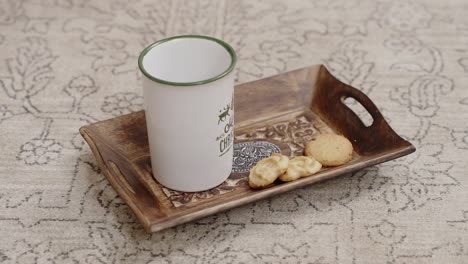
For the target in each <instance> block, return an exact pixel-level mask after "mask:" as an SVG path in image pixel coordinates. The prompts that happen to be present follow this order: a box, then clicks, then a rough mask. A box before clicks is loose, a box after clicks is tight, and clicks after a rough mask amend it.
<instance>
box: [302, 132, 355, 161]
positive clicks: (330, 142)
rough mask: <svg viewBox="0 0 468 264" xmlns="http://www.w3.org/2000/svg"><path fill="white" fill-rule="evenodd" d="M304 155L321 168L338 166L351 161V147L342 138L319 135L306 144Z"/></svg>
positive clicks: (345, 139) (332, 135) (348, 142)
mask: <svg viewBox="0 0 468 264" xmlns="http://www.w3.org/2000/svg"><path fill="white" fill-rule="evenodd" d="M304 153H305V154H306V155H307V156H310V157H313V158H315V159H316V160H317V161H318V162H320V163H321V164H322V165H323V166H339V165H343V164H345V163H346V162H348V161H350V160H351V158H352V156H353V145H352V144H351V142H350V141H349V140H348V139H347V138H345V137H343V136H340V135H335V134H321V135H319V136H317V137H315V138H313V139H312V140H310V141H309V142H307V144H306V146H305V148H304Z"/></svg>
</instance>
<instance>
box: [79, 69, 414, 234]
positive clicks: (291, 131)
mask: <svg viewBox="0 0 468 264" xmlns="http://www.w3.org/2000/svg"><path fill="white" fill-rule="evenodd" d="M347 97H352V98H354V99H355V100H357V101H358V102H359V103H361V105H362V106H364V108H365V109H366V110H367V111H368V112H369V114H370V115H371V116H372V118H373V120H374V121H373V123H372V125H370V126H369V127H366V126H365V125H364V123H363V122H362V121H361V119H360V118H359V117H358V116H357V115H356V114H355V113H354V112H353V111H352V110H351V109H350V108H348V107H347V106H346V105H345V104H344V103H343V99H344V98H347ZM235 109H236V110H235V111H236V112H235V117H236V123H235V142H236V144H235V149H234V152H235V159H234V164H235V165H234V168H233V173H232V174H231V175H230V177H229V179H228V180H226V182H224V183H223V184H221V185H220V186H218V187H217V188H214V189H211V190H209V191H205V192H198V193H184V192H177V191H172V190H169V189H167V188H165V187H163V186H161V185H160V184H159V183H158V182H156V181H155V180H154V179H153V177H152V174H151V164H150V156H149V149H148V143H147V141H148V139H147V134H146V123H145V113H144V112H143V111H142V112H136V113H132V114H129V115H124V116H120V117H117V118H114V119H110V120H106V121H102V122H98V123H95V124H90V125H87V126H84V127H82V128H80V132H81V135H82V136H83V137H84V139H85V140H86V141H87V142H88V144H89V146H90V147H91V150H92V151H93V153H94V155H95V156H96V159H97V161H98V163H99V166H100V168H101V170H102V172H103V173H104V175H105V176H106V178H107V179H108V180H109V182H110V184H111V185H112V186H113V188H114V189H115V191H116V192H117V193H118V194H119V195H120V197H121V198H122V199H123V200H124V201H125V202H126V203H127V204H128V206H130V208H131V209H132V210H133V212H134V213H135V215H136V216H137V218H138V219H139V220H140V221H141V223H142V224H143V226H144V227H145V228H146V230H147V231H149V232H156V231H159V230H162V229H165V228H168V227H172V226H175V225H179V224H182V223H186V222H189V221H192V220H195V219H199V218H202V217H205V216H208V215H211V214H215V213H217V212H220V211H224V210H227V209H229V208H233V207H236V206H240V205H244V204H247V203H250V202H254V201H257V200H260V199H263V198H266V197H269V196H273V195H276V194H280V193H284V192H287V191H290V190H293V189H296V188H300V187H304V186H307V185H309V184H312V183H315V182H319V181H323V180H326V179H330V178H334V177H337V176H340V175H343V174H346V173H350V172H353V171H357V170H359V169H362V168H364V167H368V166H371V165H374V164H378V163H381V162H385V161H388V160H391V159H395V158H397V157H401V156H404V155H407V154H409V153H411V152H414V151H415V148H414V146H413V145H411V144H410V143H409V142H407V141H405V140H403V139H402V138H401V137H399V136H398V135H397V134H396V133H395V132H394V131H393V130H392V129H391V128H390V126H389V125H388V124H387V122H386V121H385V120H384V118H383V116H382V115H381V113H380V112H379V110H378V109H377V107H376V106H375V105H374V104H373V103H372V101H371V100H370V99H369V98H368V97H367V96H366V95H364V94H363V93H362V92H360V91H359V90H357V89H355V88H352V87H351V86H349V85H346V84H343V83H341V82H340V81H338V80H337V79H336V78H334V77H333V76H332V75H331V74H330V73H329V72H328V71H327V69H326V68H325V67H324V66H321V65H317V66H311V67H307V68H303V69H299V70H295V71H291V72H288V73H284V74H280V75H276V76H273V77H270V78H266V79H263V80H258V81H254V82H250V83H246V84H241V85H238V86H237V87H236V89H235ZM324 132H332V133H339V134H343V135H344V136H346V137H347V138H348V139H350V140H351V142H352V143H353V146H354V150H355V153H354V154H353V159H352V161H351V162H349V163H347V164H345V165H343V166H339V167H335V168H325V169H322V171H320V172H319V173H317V174H315V175H313V176H310V177H306V178H301V179H299V180H296V181H293V182H289V183H280V182H278V183H275V184H274V185H273V186H271V187H270V188H267V189H263V190H251V189H250V188H249V187H248V183H247V175H248V169H249V168H250V167H251V166H252V165H254V164H255V162H256V160H258V159H260V158H262V157H263V156H268V155H269V154H271V152H279V151H281V152H282V153H283V154H286V155H289V156H296V155H301V154H302V151H303V146H304V143H305V142H307V141H308V140H309V139H310V138H311V137H312V136H314V135H316V134H318V133H324ZM252 142H255V143H252ZM207 169H209V168H207ZM194 177H196V175H194Z"/></svg>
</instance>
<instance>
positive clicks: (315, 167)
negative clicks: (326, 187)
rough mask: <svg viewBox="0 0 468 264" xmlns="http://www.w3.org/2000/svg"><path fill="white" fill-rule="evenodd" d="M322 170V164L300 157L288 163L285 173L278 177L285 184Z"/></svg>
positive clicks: (312, 159)
mask: <svg viewBox="0 0 468 264" xmlns="http://www.w3.org/2000/svg"><path fill="white" fill-rule="evenodd" d="M321 168H322V164H320V162H318V161H317V160H315V159H314V158H312V157H307V156H300V157H295V158H293V159H291V160H290V161H289V164H288V169H287V170H286V173H285V174H283V175H281V176H279V179H280V180H282V181H285V182H289V181H295V180H297V179H299V178H302V177H306V176H310V175H312V174H315V173H317V172H318V171H320V169H321Z"/></svg>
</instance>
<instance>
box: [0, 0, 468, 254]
mask: <svg viewBox="0 0 468 264" xmlns="http://www.w3.org/2000/svg"><path fill="white" fill-rule="evenodd" d="M467 12H468V5H467V4H466V3H465V1H462V0H458V1H456V0H454V1H449V2H445V1H435V0H431V1H400V0H398V1H370V0H364V1H357V0H336V1H332V0H325V1H312V0H311V1H299V0H288V1H280V0H271V1H266V0H263V1H247V0H239V1H227V0H220V1H217V0H216V1H215V0H196V1H192V0H174V1H171V0H162V1H149V0H136V1H124V0H112V1H111V0H105V1H104V0H103V1H87V0H0V146H1V148H2V152H1V154H0V262H2V263H130V262H133V263H467V262H468V193H467V191H466V190H468V175H467V171H468V159H467V156H468V122H467V120H468V89H467V88H466V83H467V81H468V17H467V16H466V13H467ZM189 33H190V34H205V35H212V36H216V37H219V38H222V39H224V40H226V41H227V42H229V43H231V44H232V45H233V46H234V48H235V49H236V50H237V52H238V56H239V62H238V67H237V72H236V74H237V75H236V77H237V79H236V80H237V83H243V82H247V81H251V80H255V79H259V78H263V77H267V76H271V75H274V74H278V73H281V72H285V71H288V70H293V69H296V68H300V67H304V66H308V65H311V64H317V63H324V64H326V65H327V67H328V68H329V69H330V70H331V71H332V72H333V74H334V75H336V76H337V77H338V78H339V79H341V80H342V81H344V82H346V83H349V84H351V85H352V86H354V87H357V88H359V89H361V90H362V91H364V92H365V93H366V94H367V95H369V97H370V98H371V99H372V100H373V101H374V102H375V103H376V105H377V106H378V107H379V108H380V110H381V111H382V112H383V114H384V116H385V117H386V118H387V120H388V121H389V122H390V124H391V125H392V127H393V128H394V129H395V130H396V131H397V132H398V133H399V134H401V135H403V136H404V137H405V138H406V139H408V140H410V141H411V142H412V143H413V144H415V146H416V147H417V152H416V153H414V154H412V155H410V156H408V157H405V158H402V159H397V160H395V161H392V162H388V163H385V164H381V165H379V166H375V167H371V168H368V169H365V170H363V171H360V172H358V173H355V174H353V175H347V176H344V177H341V178H338V179H335V180H331V181H328V182H325V183H321V184H316V185H312V186H310V187H306V188H303V189H300V190H298V191H294V192H291V193H288V194H284V195H281V196H279V197H275V198H271V199H267V200H264V201H261V202H257V203H254V204H251V205H247V206H243V207H241V208H237V209H233V210H230V211H227V212H225V213H220V214H217V215H215V216H212V217H209V218H206V219H202V220H200V221H198V222H195V223H190V224H185V225H181V226H178V227H176V228H171V229H169V230H165V231H162V232H159V233H155V234H146V233H145V232H144V230H143V229H142V227H141V226H140V225H139V224H138V222H137V221H136V219H135V217H134V216H133V215H132V213H131V211H130V210H129V208H128V207H127V206H126V205H125V204H124V203H123V202H122V200H121V199H119V198H118V197H117V195H116V193H115V192H114V191H113V189H112V188H111V187H110V185H109V184H108V183H107V181H106V180H105V178H104V177H103V176H102V175H101V174H100V171H99V169H98V167H97V164H96V162H95V160H94V158H93V156H92V154H91V151H90V150H89V148H88V147H87V146H86V145H84V142H83V140H82V139H81V137H80V136H79V134H78V128H79V127H80V126H82V125H85V124H88V123H91V122H96V121H98V120H104V119H108V118H112V117H114V116H118V115H121V114H125V113H129V112H132V111H138V110H141V109H142V97H141V94H142V93H141V84H140V81H141V76H140V74H139V73H138V70H137V63H136V61H137V56H138V54H139V51H140V50H141V49H142V48H143V47H144V46H146V45H147V44H149V43H151V42H154V41H156V40H158V39H161V38H163V37H166V36H172V35H178V34H189Z"/></svg>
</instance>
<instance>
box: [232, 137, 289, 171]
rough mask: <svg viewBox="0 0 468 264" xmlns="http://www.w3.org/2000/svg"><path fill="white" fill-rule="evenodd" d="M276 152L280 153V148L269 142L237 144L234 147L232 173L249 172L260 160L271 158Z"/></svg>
mask: <svg viewBox="0 0 468 264" xmlns="http://www.w3.org/2000/svg"><path fill="white" fill-rule="evenodd" d="M274 152H276V153H280V152H281V149H280V147H278V146H277V145H275V144H273V143H270V142H267V141H251V142H241V143H237V144H235V145H234V158H233V161H232V172H234V173H243V172H248V171H250V168H252V167H253V166H255V164H257V162H258V161H259V160H261V159H264V158H267V157H269V156H271V154H272V153H274Z"/></svg>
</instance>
